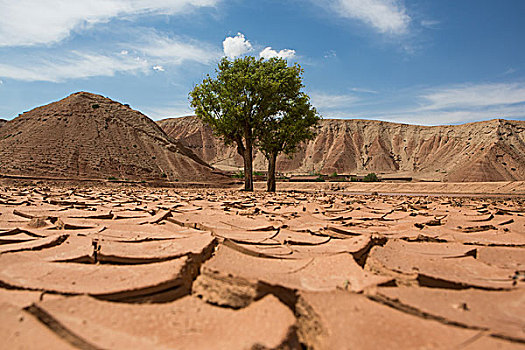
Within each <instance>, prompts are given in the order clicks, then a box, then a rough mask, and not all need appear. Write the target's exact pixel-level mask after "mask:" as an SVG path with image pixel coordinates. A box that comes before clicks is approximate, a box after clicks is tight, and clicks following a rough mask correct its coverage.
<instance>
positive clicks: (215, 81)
mask: <svg viewBox="0 0 525 350" xmlns="http://www.w3.org/2000/svg"><path fill="white" fill-rule="evenodd" d="M301 75H302V69H301V67H300V66H299V65H298V64H294V65H292V66H288V64H287V62H286V60H284V59H279V58H271V59H269V60H263V59H255V58H254V57H250V56H247V57H243V58H238V59H235V60H233V61H230V60H229V59H227V58H223V59H222V60H221V61H220V63H219V65H218V67H217V69H216V77H211V76H210V75H207V76H206V78H205V79H204V80H203V82H202V83H201V84H199V85H197V86H195V87H194V89H193V91H191V92H190V102H191V105H192V107H193V108H194V109H195V113H196V114H197V116H198V117H199V118H200V119H202V120H203V121H204V122H205V123H207V124H209V125H210V126H211V127H212V129H213V130H214V133H215V134H216V135H218V136H220V137H222V138H223V140H224V141H225V143H226V144H235V145H236V146H237V152H238V153H239V154H240V155H241V156H242V157H243V159H244V176H245V189H246V190H253V166H252V160H253V147H254V145H256V144H257V145H258V146H259V147H260V149H261V150H262V151H263V153H264V154H265V155H268V154H272V155H273V154H275V153H276V152H277V154H278V153H279V152H285V153H290V152H292V151H293V150H295V147H296V145H297V143H298V142H300V140H304V139H307V138H308V137H310V131H309V130H303V129H304V128H303V129H302V128H301V126H303V127H304V126H306V125H307V124H308V123H306V121H305V120H310V121H311V120H313V119H315V118H317V119H318V118H319V117H317V114H316V113H315V109H313V108H312V107H311V106H310V104H309V101H308V100H309V99H308V96H307V95H306V94H304V93H303V92H301V88H302V87H303V85H302V77H301ZM312 113H313V114H312ZM305 116H306V117H307V118H305ZM313 116H315V118H314V117H313ZM317 119H316V120H317ZM308 125H311V124H308ZM308 128H309V126H308ZM308 128H306V129H308Z"/></svg>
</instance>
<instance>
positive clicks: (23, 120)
mask: <svg viewBox="0 0 525 350" xmlns="http://www.w3.org/2000/svg"><path fill="white" fill-rule="evenodd" d="M0 173H1V174H9V175H24V176H47V177H62V178H102V179H107V178H116V179H130V180H171V181H176V180H180V181H215V180H219V179H222V178H224V176H223V175H221V174H218V173H217V172H216V171H214V169H213V168H212V167H210V166H209V165H208V164H207V163H205V162H204V161H202V160H201V159H200V158H198V157H197V156H196V155H195V154H194V153H193V152H192V151H190V150H188V149H187V148H186V147H184V146H183V145H182V144H181V143H180V142H178V141H174V140H172V139H171V138H170V137H169V136H168V135H166V133H164V131H162V129H161V128H159V126H158V125H157V124H156V123H155V122H153V121H152V120H151V119H149V118H148V117H146V116H145V115H143V114H142V113H140V112H138V111H135V110H133V109H131V108H130V107H129V106H128V105H123V104H120V103H118V102H115V101H112V100H110V99H108V98H105V97H103V96H100V95H95V94H91V93H87V92H78V93H75V94H72V95H70V96H69V97H67V98H65V99H63V100H60V101H58V102H54V103H51V104H49V105H46V106H42V107H38V108H35V109H33V110H31V111H29V112H26V113H23V114H21V115H19V116H18V117H17V118H15V119H13V120H12V121H10V122H9V123H7V124H5V125H4V126H3V127H2V128H0Z"/></svg>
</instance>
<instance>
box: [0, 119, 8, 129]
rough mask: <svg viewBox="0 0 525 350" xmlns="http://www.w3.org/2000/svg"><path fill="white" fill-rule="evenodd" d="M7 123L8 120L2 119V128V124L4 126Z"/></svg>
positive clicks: (0, 123) (0, 125)
mask: <svg viewBox="0 0 525 350" xmlns="http://www.w3.org/2000/svg"><path fill="white" fill-rule="evenodd" d="M5 123H7V120H5V119H0V128H1V127H2V126H4V125H5Z"/></svg>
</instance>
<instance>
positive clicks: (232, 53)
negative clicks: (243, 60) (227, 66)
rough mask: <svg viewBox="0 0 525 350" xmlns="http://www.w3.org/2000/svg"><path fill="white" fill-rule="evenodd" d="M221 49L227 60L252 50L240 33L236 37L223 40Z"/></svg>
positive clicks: (248, 42)
mask: <svg viewBox="0 0 525 350" xmlns="http://www.w3.org/2000/svg"><path fill="white" fill-rule="evenodd" d="M222 47H223V48H224V54H225V55H226V56H227V57H229V58H235V57H239V56H241V55H244V54H245V53H248V52H250V51H252V50H253V47H252V44H251V43H250V41H248V40H246V38H245V37H244V34H242V33H237V35H236V36H233V37H227V38H226V39H224V41H223V42H222Z"/></svg>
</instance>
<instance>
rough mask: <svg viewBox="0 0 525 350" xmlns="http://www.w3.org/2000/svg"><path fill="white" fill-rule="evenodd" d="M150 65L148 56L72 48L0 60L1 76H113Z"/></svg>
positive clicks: (54, 79) (41, 78)
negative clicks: (53, 53)
mask: <svg viewBox="0 0 525 350" xmlns="http://www.w3.org/2000/svg"><path fill="white" fill-rule="evenodd" d="M148 67H149V64H148V62H147V60H145V59H142V58H138V57H129V56H124V57H122V56H118V57H117V56H107V55H102V54H91V53H85V52H71V53H70V54H68V55H63V56H61V57H60V58H58V57H46V58H40V57H39V58H36V59H33V60H31V61H26V62H23V63H17V64H4V63H0V77H4V78H9V79H16V80H22V81H50V82H60V81H65V80H68V79H79V78H88V77H94V76H114V75H115V73H117V72H137V71H144V72H146V71H147V69H148Z"/></svg>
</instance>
